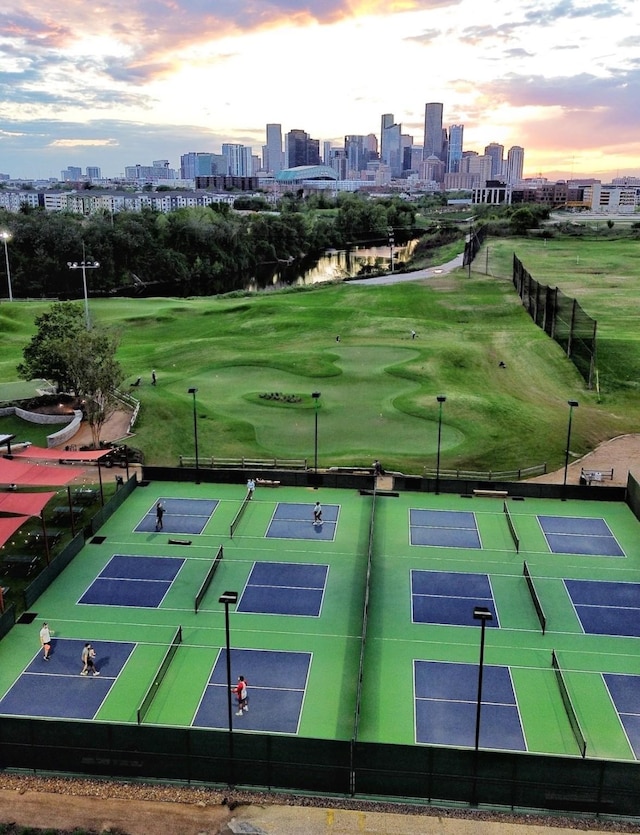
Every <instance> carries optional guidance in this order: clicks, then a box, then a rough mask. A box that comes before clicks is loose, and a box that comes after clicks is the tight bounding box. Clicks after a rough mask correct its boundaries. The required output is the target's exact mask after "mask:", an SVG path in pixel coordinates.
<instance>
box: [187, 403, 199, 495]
mask: <svg viewBox="0 0 640 835" xmlns="http://www.w3.org/2000/svg"><path fill="white" fill-rule="evenodd" d="M197 393H198V389H197V388H190V389H188V391H187V394H192V395H193V445H194V447H195V453H196V484H200V466H199V464H198V413H197V409H196V394H197Z"/></svg>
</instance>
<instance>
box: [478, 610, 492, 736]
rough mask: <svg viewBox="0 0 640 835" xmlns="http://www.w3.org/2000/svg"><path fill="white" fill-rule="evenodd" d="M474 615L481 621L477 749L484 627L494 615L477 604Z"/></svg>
mask: <svg viewBox="0 0 640 835" xmlns="http://www.w3.org/2000/svg"><path fill="white" fill-rule="evenodd" d="M473 617H474V619H475V620H479V621H480V665H479V667H478V701H477V704H476V746H475V748H476V751H477V750H478V745H479V744H480V708H481V705H482V670H483V667H484V629H485V626H486V624H487V621H488V620H492V619H493V615H492V614H491V612H490V611H489V610H488V609H487V607H486V606H476V607H475V608H474V610H473Z"/></svg>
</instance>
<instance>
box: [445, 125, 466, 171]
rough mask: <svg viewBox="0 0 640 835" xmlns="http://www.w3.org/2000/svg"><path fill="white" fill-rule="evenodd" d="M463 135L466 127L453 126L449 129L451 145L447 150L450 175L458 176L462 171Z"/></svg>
mask: <svg viewBox="0 0 640 835" xmlns="http://www.w3.org/2000/svg"><path fill="white" fill-rule="evenodd" d="M463 135H464V125H451V127H450V128H449V144H448V149H447V173H448V174H457V173H458V172H459V171H460V160H461V159H462V139H463Z"/></svg>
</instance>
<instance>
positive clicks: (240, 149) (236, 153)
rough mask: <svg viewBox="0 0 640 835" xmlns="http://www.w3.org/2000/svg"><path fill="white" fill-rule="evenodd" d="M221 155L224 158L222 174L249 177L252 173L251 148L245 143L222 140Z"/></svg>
mask: <svg viewBox="0 0 640 835" xmlns="http://www.w3.org/2000/svg"><path fill="white" fill-rule="evenodd" d="M222 156H223V157H224V160H225V170H224V171H223V172H222V173H223V174H228V175H230V176H232V177H250V176H251V175H252V174H253V170H252V169H253V162H252V159H251V156H252V153H251V148H248V147H247V146H246V145H240V144H238V143H235V142H224V143H223V144H222ZM219 173H220V172H219Z"/></svg>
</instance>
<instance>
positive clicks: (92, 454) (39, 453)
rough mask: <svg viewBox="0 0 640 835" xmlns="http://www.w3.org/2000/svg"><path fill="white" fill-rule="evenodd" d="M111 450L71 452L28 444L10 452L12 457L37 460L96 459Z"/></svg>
mask: <svg viewBox="0 0 640 835" xmlns="http://www.w3.org/2000/svg"><path fill="white" fill-rule="evenodd" d="M111 451H112V450H110V449H87V450H84V451H77V452H75V451H74V452H71V451H68V450H66V449H64V450H63V449H46V448H45V447H39V446H28V447H25V448H24V449H21V450H19V451H18V452H12V453H11V454H12V455H13V457H14V458H34V459H36V460H38V461H51V460H55V461H59V460H60V459H62V460H64V461H98V460H99V459H100V458H104V456H105V455H108V454H109V453H110V452H111Z"/></svg>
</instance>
